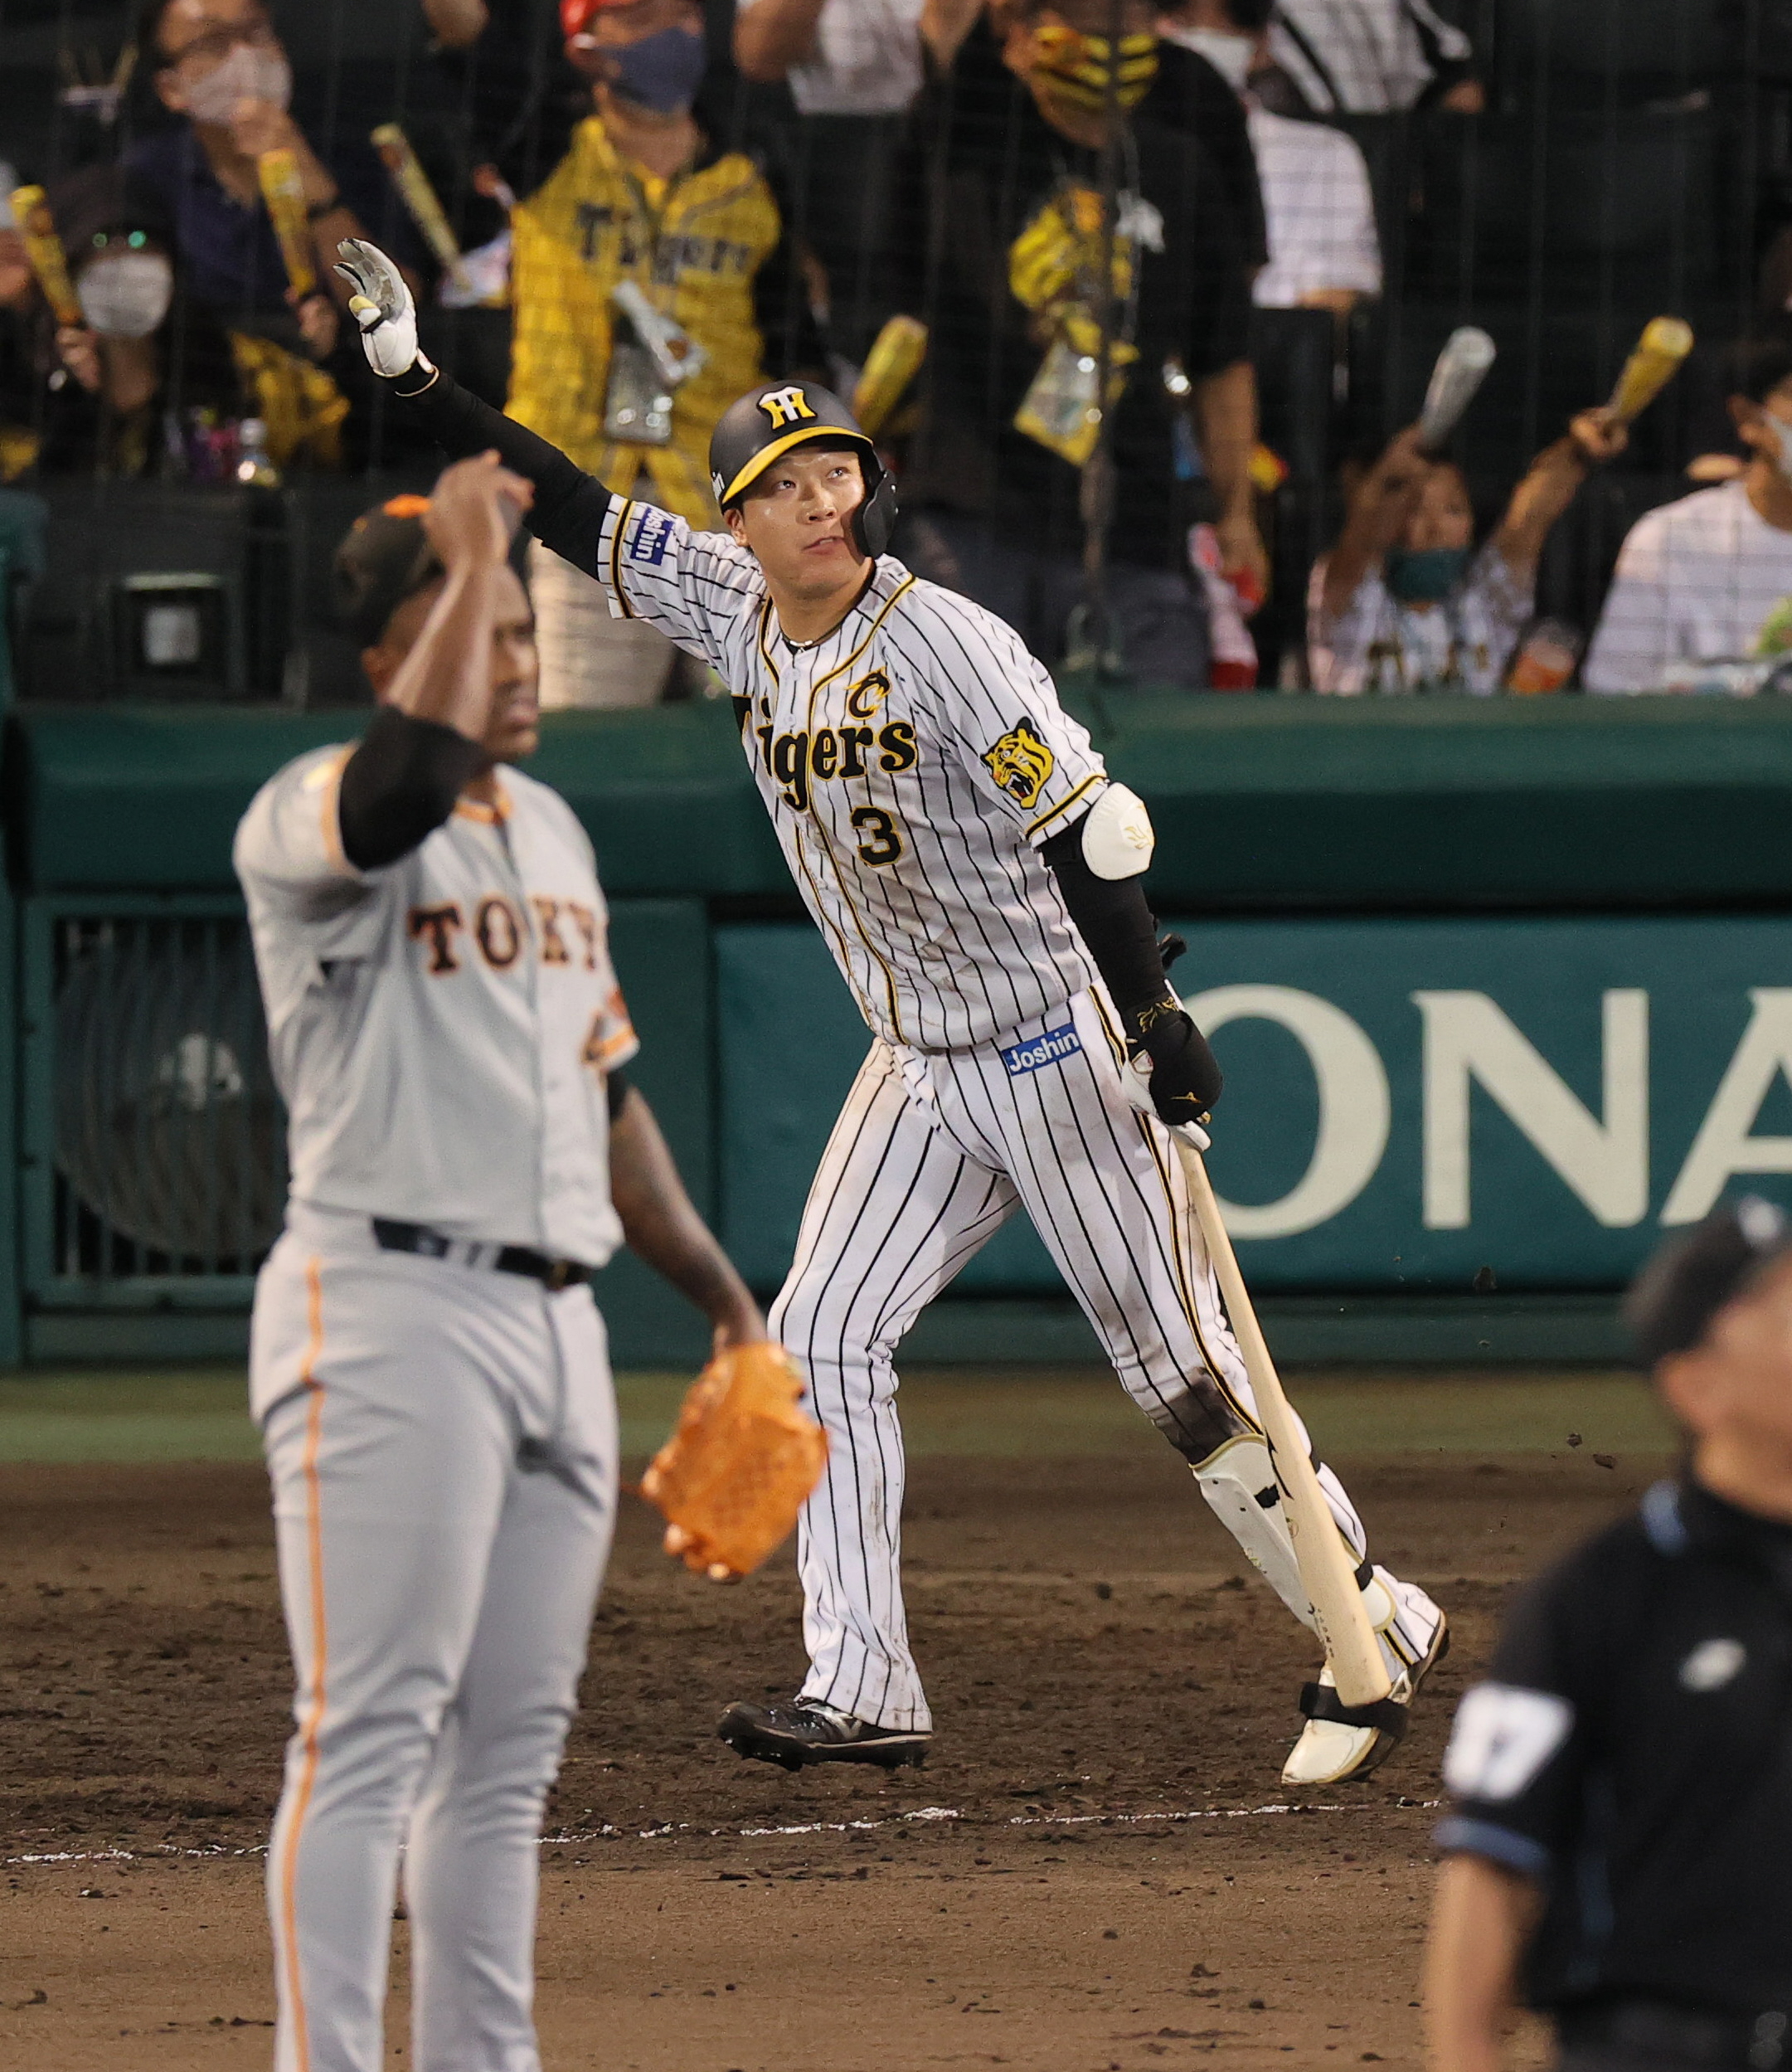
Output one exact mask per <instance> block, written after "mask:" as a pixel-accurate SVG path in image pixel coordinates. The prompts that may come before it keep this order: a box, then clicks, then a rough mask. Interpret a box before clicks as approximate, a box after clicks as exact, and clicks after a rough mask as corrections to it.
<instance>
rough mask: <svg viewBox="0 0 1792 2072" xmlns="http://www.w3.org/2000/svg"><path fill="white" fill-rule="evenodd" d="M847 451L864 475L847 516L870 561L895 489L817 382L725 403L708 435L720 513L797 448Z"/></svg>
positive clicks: (853, 422) (882, 537) (882, 540)
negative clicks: (845, 448)
mask: <svg viewBox="0 0 1792 2072" xmlns="http://www.w3.org/2000/svg"><path fill="white" fill-rule="evenodd" d="M813 445H845V446H851V447H852V448H853V449H854V450H856V451H857V455H858V456H859V464H860V466H861V467H862V469H863V470H864V474H865V496H864V500H863V501H862V503H860V504H859V506H858V508H857V510H855V511H854V512H853V513H852V534H853V537H854V539H855V540H856V541H857V544H858V548H859V552H861V553H862V554H866V555H868V556H869V557H871V558H872V560H874V561H875V560H876V559H877V556H878V555H880V554H881V553H882V552H884V550H885V548H886V547H888V546H889V544H890V534H891V531H892V529H893V528H894V527H895V525H896V483H895V481H894V480H893V479H892V478H891V474H890V472H889V470H888V469H886V467H885V466H884V464H883V463H882V462H881V460H879V459H878V458H877V448H876V447H875V446H874V445H872V442H871V440H869V439H868V438H867V436H866V435H865V433H864V432H863V431H862V430H860V428H859V421H858V420H857V418H856V417H855V416H853V415H852V411H849V410H848V409H847V406H846V405H845V404H844V403H843V402H842V401H841V400H840V398H839V397H838V396H836V395H835V394H834V393H833V391H832V390H830V389H825V388H823V387H822V386H821V385H820V383H819V382H760V385H759V387H757V388H750V389H749V390H748V391H747V392H746V393H745V396H741V397H740V398H739V399H738V400H737V401H735V402H732V403H731V404H730V405H729V406H728V407H727V409H726V410H725V411H723V412H722V414H721V421H720V422H719V423H718V424H717V425H716V429H715V430H714V431H713V432H712V433H711V435H710V441H709V474H710V484H711V487H712V488H713V489H714V490H715V492H716V503H719V504H720V505H721V508H722V509H723V510H725V511H726V509H727V508H729V507H730V505H731V504H736V503H739V502H740V501H741V498H742V497H744V496H745V494H746V493H747V491H748V490H749V489H751V488H752V486H753V484H755V482H757V481H758V479H760V476H761V475H762V474H765V470H766V469H768V468H769V467H770V466H771V465H772V464H773V463H774V462H775V461H776V460H781V459H782V458H783V456H784V455H785V454H787V453H789V452H791V451H792V450H794V448H796V447H798V446H813Z"/></svg>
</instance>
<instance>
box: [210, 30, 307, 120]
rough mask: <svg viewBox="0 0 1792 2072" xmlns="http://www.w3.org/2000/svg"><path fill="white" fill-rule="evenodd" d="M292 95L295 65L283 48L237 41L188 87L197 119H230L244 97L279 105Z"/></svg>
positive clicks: (282, 104)
mask: <svg viewBox="0 0 1792 2072" xmlns="http://www.w3.org/2000/svg"><path fill="white" fill-rule="evenodd" d="M292 98H293V68H292V66H290V65H289V64H288V63H287V61H286V56H285V53H284V51H265V50H259V49H256V48H255V47H254V46H251V45H250V44H247V43H237V44H234V45H233V46H231V54H230V56H228V57H227V58H226V59H225V61H224V62H223V63H222V64H221V65H220V66H217V67H216V70H215V71H210V72H207V73H206V75H205V77H204V78H203V79H199V80H193V81H192V84H191V85H188V86H187V114H189V115H191V116H192V119H193V120H194V121H195V122H204V123H216V124H225V123H227V122H228V121H229V120H230V119H231V116H232V115H234V114H236V104H237V103H238V102H239V101H244V100H270V101H272V102H273V104H274V106H275V107H276V108H280V109H284V108H285V107H287V106H288V105H289V104H290V103H291V100H292Z"/></svg>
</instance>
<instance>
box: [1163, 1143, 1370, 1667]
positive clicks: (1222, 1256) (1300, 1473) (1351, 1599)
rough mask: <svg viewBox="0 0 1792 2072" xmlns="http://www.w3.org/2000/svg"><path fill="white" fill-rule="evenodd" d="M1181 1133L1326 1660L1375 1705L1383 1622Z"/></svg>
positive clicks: (1198, 1163) (1208, 1185) (1201, 1170)
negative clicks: (1374, 1613)
mask: <svg viewBox="0 0 1792 2072" xmlns="http://www.w3.org/2000/svg"><path fill="white" fill-rule="evenodd" d="M1170 1134H1171V1135H1172V1136H1173V1137H1174V1138H1175V1140H1176V1149H1177V1153H1178V1156H1179V1157H1180V1158H1181V1160H1182V1161H1183V1175H1184V1177H1185V1178H1186V1179H1187V1182H1188V1193H1189V1198H1190V1199H1191V1200H1192V1203H1193V1204H1194V1210H1195V1218H1196V1221H1197V1223H1199V1224H1200V1225H1201V1234H1202V1237H1203V1238H1205V1239H1206V1240H1207V1257H1209V1258H1210V1259H1211V1260H1212V1262H1213V1271H1214V1275H1215V1277H1216V1278H1217V1280H1218V1282H1219V1284H1220V1293H1221V1296H1223V1297H1224V1298H1225V1302H1226V1315H1227V1316H1230V1317H1231V1320H1232V1331H1233V1334H1234V1335H1235V1336H1236V1339H1237V1340H1238V1345H1239V1350H1240V1351H1241V1352H1242V1353H1243V1355H1244V1356H1245V1371H1246V1373H1247V1374H1249V1375H1250V1377H1251V1393H1252V1394H1253V1395H1254V1396H1255V1398H1256V1404H1257V1419H1258V1422H1259V1423H1260V1424H1261V1425H1262V1427H1263V1436H1264V1437H1265V1439H1266V1440H1267V1441H1268V1442H1269V1447H1270V1460H1271V1461H1272V1462H1274V1463H1275V1479H1276V1481H1277V1482H1278V1483H1279V1484H1280V1486H1281V1491H1282V1511H1283V1515H1284V1516H1285V1518H1286V1519H1287V1520H1288V1530H1289V1535H1290V1537H1291V1538H1292V1539H1293V1540H1294V1559H1295V1560H1296V1562H1297V1563H1298V1564H1299V1569H1300V1580H1301V1582H1302V1583H1304V1585H1305V1586H1306V1591H1307V1595H1308V1597H1309V1598H1311V1599H1312V1602H1313V1610H1314V1617H1315V1619H1316V1620H1317V1622H1318V1624H1319V1638H1320V1640H1321V1641H1322V1642H1323V1643H1324V1646H1325V1655H1326V1660H1327V1661H1328V1662H1330V1664H1331V1666H1332V1674H1333V1677H1334V1678H1335V1679H1336V1680H1337V1684H1338V1697H1339V1698H1340V1699H1341V1700H1343V1703H1344V1704H1345V1705H1375V1704H1377V1702H1378V1701H1379V1700H1382V1699H1383V1698H1386V1696H1387V1695H1389V1693H1390V1692H1391V1690H1392V1689H1393V1683H1392V1680H1391V1678H1390V1677H1389V1676H1388V1673H1387V1666H1386V1663H1385V1662H1384V1661H1382V1650H1381V1646H1380V1644H1379V1643H1378V1642H1377V1640H1376V1637H1375V1629H1374V1627H1372V1626H1371V1625H1370V1623H1369V1615H1368V1612H1367V1610H1366V1609H1365V1608H1364V1606H1363V1602H1362V1588H1361V1587H1360V1586H1359V1585H1358V1583H1357V1564H1356V1562H1355V1561H1354V1559H1352V1555H1351V1552H1350V1549H1348V1547H1347V1546H1346V1545H1345V1544H1344V1538H1343V1534H1342V1533H1340V1532H1339V1531H1338V1521H1337V1520H1335V1519H1334V1518H1333V1515H1332V1510H1331V1506H1330V1505H1328V1503H1327V1502H1326V1500H1325V1492H1324V1491H1323V1490H1322V1489H1321V1488H1320V1487H1319V1476H1318V1474H1317V1473H1316V1472H1315V1471H1314V1466H1313V1457H1312V1455H1311V1453H1310V1452H1309V1450H1308V1448H1307V1447H1306V1445H1305V1444H1304V1442H1303V1440H1302V1438H1301V1435H1300V1430H1299V1426H1298V1425H1297V1424H1296V1423H1295V1421H1294V1411H1293V1410H1292V1408H1290V1407H1289V1401H1288V1398H1287V1397H1286V1396H1285V1394H1284V1393H1282V1384H1281V1380H1280V1376H1279V1375H1278V1374H1276V1371H1275V1361H1274V1360H1273V1359H1270V1349H1269V1346H1268V1345H1266V1344H1265V1342H1264V1336H1263V1329H1262V1326H1261V1325H1260V1324H1259V1323H1258V1321H1257V1313H1256V1311H1255V1309H1253V1308H1252V1306H1251V1296H1250V1293H1249V1291H1247V1290H1246V1286H1245V1277H1244V1276H1243V1274H1242V1273H1241V1272H1239V1270H1238V1257H1237V1254H1236V1252H1234V1251H1233V1250H1232V1241H1231V1238H1229V1237H1227V1235H1226V1225H1225V1223H1223V1222H1221V1218H1220V1205H1219V1204H1218V1202H1217V1200H1216V1199H1214V1194H1213V1183H1212V1180H1210V1179H1208V1178H1207V1166H1206V1165H1205V1163H1204V1162H1203V1160H1202V1156H1201V1154H1200V1152H1199V1151H1197V1150H1196V1149H1195V1147H1194V1145H1192V1144H1191V1143H1190V1142H1189V1141H1188V1139H1187V1137H1185V1136H1183V1134H1182V1132H1181V1131H1179V1130H1173V1131H1171V1132H1170Z"/></svg>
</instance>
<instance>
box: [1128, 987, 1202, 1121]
mask: <svg viewBox="0 0 1792 2072" xmlns="http://www.w3.org/2000/svg"><path fill="white" fill-rule="evenodd" d="M1127 1019H1128V1021H1129V1024H1130V1026H1129V1028H1128V1030H1127V1036H1128V1038H1129V1048H1130V1049H1131V1051H1132V1053H1133V1065H1132V1070H1133V1072H1134V1076H1135V1077H1139V1078H1141V1079H1143V1080H1144V1084H1145V1087H1146V1090H1147V1091H1148V1092H1149V1096H1150V1100H1151V1107H1152V1111H1153V1113H1154V1114H1156V1115H1157V1116H1158V1117H1159V1118H1160V1119H1161V1120H1162V1121H1165V1122H1168V1123H1169V1124H1171V1125H1172V1126H1174V1125H1176V1124H1178V1123H1183V1122H1194V1123H1203V1122H1205V1121H1207V1115H1208V1111H1210V1110H1211V1109H1212V1107H1213V1104H1214V1102H1216V1101H1217V1100H1218V1099H1219V1097H1220V1094H1221V1091H1222V1089H1223V1088H1224V1087H1225V1084H1226V1076H1225V1074H1224V1073H1223V1072H1221V1070H1220V1065H1219V1060H1218V1059H1217V1058H1216V1057H1215V1056H1214V1054H1213V1053H1212V1050H1211V1049H1210V1048H1209V1047H1208V1044H1207V1038H1206V1037H1205V1036H1203V1035H1202V1033H1201V1031H1200V1030H1199V1029H1197V1028H1196V1026H1195V1024H1194V1022H1193V1019H1192V1018H1191V1016H1190V1015H1189V1014H1188V1012H1187V1009H1185V1008H1184V1007H1183V1004H1182V1002H1181V1001H1180V1000H1178V999H1177V998H1176V996H1175V995H1174V994H1168V995H1165V997H1164V998H1163V1000H1153V1001H1152V1002H1150V1003H1149V1005H1147V1006H1145V1007H1143V1008H1141V1009H1139V1010H1138V1011H1137V1012H1136V1013H1135V1014H1132V1015H1129V1017H1128V1018H1127ZM1148 1061H1149V1068H1148Z"/></svg>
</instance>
